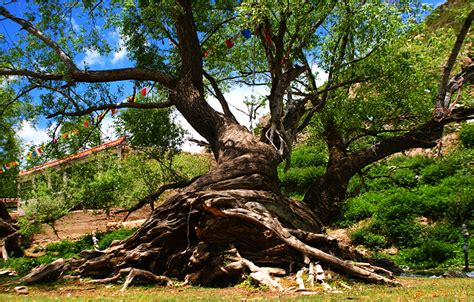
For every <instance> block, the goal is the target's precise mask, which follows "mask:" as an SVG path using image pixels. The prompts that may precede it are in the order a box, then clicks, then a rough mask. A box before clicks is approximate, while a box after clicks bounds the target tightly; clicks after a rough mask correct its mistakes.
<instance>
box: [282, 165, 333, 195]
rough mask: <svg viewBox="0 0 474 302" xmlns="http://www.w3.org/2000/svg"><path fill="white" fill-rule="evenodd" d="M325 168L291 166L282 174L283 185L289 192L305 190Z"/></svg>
mask: <svg viewBox="0 0 474 302" xmlns="http://www.w3.org/2000/svg"><path fill="white" fill-rule="evenodd" d="M325 170H326V169H325V168H324V167H306V168H291V169H289V170H288V171H287V172H286V173H285V174H284V175H283V176H282V181H281V182H282V186H283V187H284V188H285V190H286V191H287V192H288V191H295V192H304V191H305V190H306V189H307V188H308V186H309V185H310V184H311V183H312V182H313V181H315V180H316V179H317V178H318V177H320V176H322V175H323V174H324V172H325Z"/></svg>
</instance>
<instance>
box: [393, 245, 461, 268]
mask: <svg viewBox="0 0 474 302" xmlns="http://www.w3.org/2000/svg"><path fill="white" fill-rule="evenodd" d="M455 254H456V253H455V246H454V245H452V244H448V243H446V242H442V241H438V240H432V239H428V240H426V241H424V242H423V243H422V244H421V245H420V246H419V247H414V248H410V249H404V250H402V251H400V253H399V254H398V255H397V256H396V261H397V262H398V263H400V264H404V265H408V266H410V267H413V268H433V267H439V266H442V265H443V264H444V263H445V262H446V261H448V260H449V259H451V258H453V257H454V256H455Z"/></svg>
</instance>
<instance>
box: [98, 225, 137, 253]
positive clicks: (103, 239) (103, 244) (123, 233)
mask: <svg viewBox="0 0 474 302" xmlns="http://www.w3.org/2000/svg"><path fill="white" fill-rule="evenodd" d="M135 231H136V229H126V228H121V229H117V230H114V231H111V232H109V233H105V234H103V235H99V236H98V237H99V238H98V239H99V242H98V243H97V244H98V245H99V249H101V250H103V249H106V248H108V247H109V245H110V244H111V243H112V241H114V240H123V239H126V238H128V237H130V236H131V235H132V234H133V233H135Z"/></svg>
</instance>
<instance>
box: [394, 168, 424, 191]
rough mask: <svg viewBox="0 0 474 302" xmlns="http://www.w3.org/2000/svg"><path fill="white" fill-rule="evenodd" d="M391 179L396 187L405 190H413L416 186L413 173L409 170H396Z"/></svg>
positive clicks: (415, 177)
mask: <svg viewBox="0 0 474 302" xmlns="http://www.w3.org/2000/svg"><path fill="white" fill-rule="evenodd" d="M391 178H392V179H393V180H394V182H395V185H396V186H401V187H405V188H414V187H416V185H417V184H418V180H417V176H416V174H415V172H413V171H412V170H410V169H398V170H396V171H395V172H394V173H393V175H392V176H391Z"/></svg>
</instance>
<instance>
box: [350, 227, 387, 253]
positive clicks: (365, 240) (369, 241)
mask: <svg viewBox="0 0 474 302" xmlns="http://www.w3.org/2000/svg"><path fill="white" fill-rule="evenodd" d="M350 237H351V240H352V242H354V243H355V244H363V245H365V246H367V247H369V248H373V249H380V248H383V247H386V245H387V240H386V239H385V237H384V236H382V235H378V234H375V233H374V232H372V231H371V230H370V229H369V228H360V229H358V230H356V231H354V232H352V233H351V234H350Z"/></svg>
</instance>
